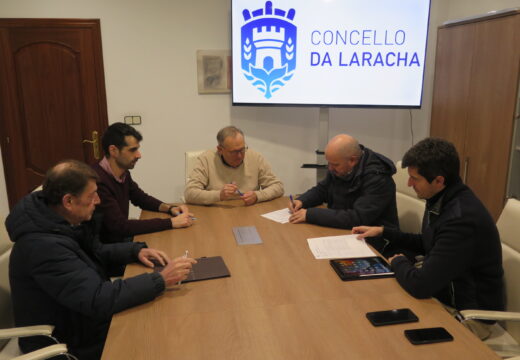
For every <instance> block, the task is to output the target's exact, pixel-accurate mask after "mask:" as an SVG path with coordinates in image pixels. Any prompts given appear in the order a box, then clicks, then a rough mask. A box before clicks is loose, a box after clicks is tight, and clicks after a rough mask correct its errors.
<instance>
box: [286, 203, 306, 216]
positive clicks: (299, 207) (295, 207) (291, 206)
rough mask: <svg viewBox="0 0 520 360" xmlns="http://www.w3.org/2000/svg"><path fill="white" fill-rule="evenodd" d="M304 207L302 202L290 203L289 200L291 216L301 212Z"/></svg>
mask: <svg viewBox="0 0 520 360" xmlns="http://www.w3.org/2000/svg"><path fill="white" fill-rule="evenodd" d="M293 203H294V206H293ZM302 206H303V203H302V202H301V201H300V200H294V201H290V200H289V206H288V208H289V212H290V213H291V214H294V213H295V212H296V211H298V210H300V209H301V208H302Z"/></svg>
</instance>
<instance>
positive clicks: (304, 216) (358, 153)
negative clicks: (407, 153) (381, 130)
mask: <svg viewBox="0 0 520 360" xmlns="http://www.w3.org/2000/svg"><path fill="white" fill-rule="evenodd" d="M325 158H326V159H327V162H328V164H329V165H328V166H329V171H328V173H327V177H326V178H325V179H324V180H323V181H321V182H319V183H318V185H316V186H315V187H313V188H312V189H310V190H308V191H307V192H305V193H304V194H302V195H301V196H300V197H298V199H297V200H295V201H294V204H292V203H289V209H290V211H291V212H292V216H291V217H290V222H291V223H293V224H295V223H300V222H308V223H311V224H317V225H323V226H330V227H336V228H343V229H351V228H352V227H354V226H358V225H362V224H369V225H384V226H386V227H394V228H397V227H398V226H399V220H398V218H397V206H396V202H395V183H394V180H393V178H392V175H393V174H395V171H396V170H395V166H394V164H393V162H392V161H391V160H390V159H388V158H386V157H385V156H383V155H381V154H378V153H376V152H374V151H372V150H370V149H368V148H366V147H364V146H363V145H360V144H359V143H358V141H357V140H356V139H354V138H353V137H352V136H350V135H346V134H340V135H337V136H335V137H333V138H332V139H331V140H330V141H329V143H328V144H327V147H326V148H325ZM323 203H327V208H314V206H317V205H321V204H323Z"/></svg>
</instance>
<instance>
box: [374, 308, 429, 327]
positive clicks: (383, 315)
mask: <svg viewBox="0 0 520 360" xmlns="http://www.w3.org/2000/svg"><path fill="white" fill-rule="evenodd" d="M366 316H367V319H368V320H369V321H370V322H371V323H372V325H374V326H382V325H393V324H402V323H408V322H416V321H419V318H418V317H417V315H415V314H414V313H413V311H412V310H410V309H394V310H384V311H373V312H368V313H367V315H366Z"/></svg>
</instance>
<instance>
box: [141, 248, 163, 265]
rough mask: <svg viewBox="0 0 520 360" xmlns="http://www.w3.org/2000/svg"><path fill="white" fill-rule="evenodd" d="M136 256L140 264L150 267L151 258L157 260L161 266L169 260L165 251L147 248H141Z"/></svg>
mask: <svg viewBox="0 0 520 360" xmlns="http://www.w3.org/2000/svg"><path fill="white" fill-rule="evenodd" d="M137 258H138V259H139V261H140V262H141V263H142V264H144V265H145V266H148V267H150V268H153V262H151V261H150V260H151V259H155V260H157V261H158V262H159V263H160V264H161V265H162V266H165V265H166V264H167V263H169V262H170V258H169V257H168V255H166V253H165V252H163V251H161V250H156V249H149V248H142V249H141V251H139V254H137Z"/></svg>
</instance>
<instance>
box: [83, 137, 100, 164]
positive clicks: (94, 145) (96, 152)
mask: <svg viewBox="0 0 520 360" xmlns="http://www.w3.org/2000/svg"><path fill="white" fill-rule="evenodd" d="M82 143H83V144H85V143H89V144H92V150H94V159H96V160H99V134H98V132H97V131H96V130H94V131H92V140H83V141H82Z"/></svg>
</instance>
